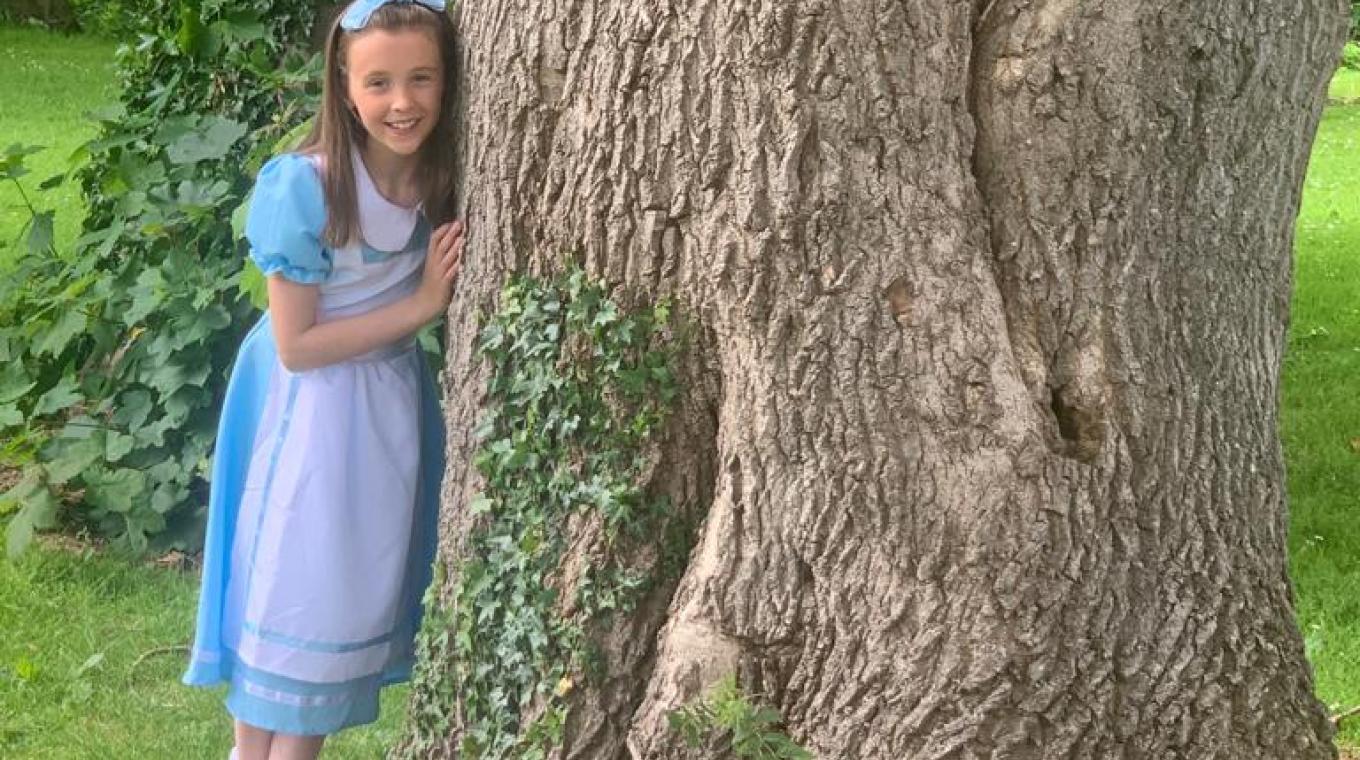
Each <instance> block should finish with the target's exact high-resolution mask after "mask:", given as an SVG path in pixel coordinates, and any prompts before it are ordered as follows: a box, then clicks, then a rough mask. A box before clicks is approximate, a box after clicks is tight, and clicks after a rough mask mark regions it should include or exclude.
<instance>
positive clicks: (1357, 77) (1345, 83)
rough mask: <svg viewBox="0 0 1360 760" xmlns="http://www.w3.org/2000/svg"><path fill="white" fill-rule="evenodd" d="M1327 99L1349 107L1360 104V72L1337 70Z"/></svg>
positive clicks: (1328, 89)
mask: <svg viewBox="0 0 1360 760" xmlns="http://www.w3.org/2000/svg"><path fill="white" fill-rule="evenodd" d="M1327 99H1328V100H1330V101H1332V102H1334V103H1340V104H1347V105H1352V104H1357V103H1360V71H1356V70H1355V69H1337V72H1336V75H1335V76H1333V77H1332V83H1331V85H1330V86H1329V87H1328V88H1327Z"/></svg>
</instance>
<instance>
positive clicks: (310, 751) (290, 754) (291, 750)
mask: <svg viewBox="0 0 1360 760" xmlns="http://www.w3.org/2000/svg"><path fill="white" fill-rule="evenodd" d="M325 742H326V737H324V736H293V735H291V734H274V741H273V743H272V744H270V745H269V760H316V758H317V756H318V755H320V754H321V745H322V744H324V743H325Z"/></svg>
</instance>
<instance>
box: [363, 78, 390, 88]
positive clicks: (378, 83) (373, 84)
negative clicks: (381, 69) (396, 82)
mask: <svg viewBox="0 0 1360 760" xmlns="http://www.w3.org/2000/svg"><path fill="white" fill-rule="evenodd" d="M364 86H365V87H368V88H369V89H371V90H372V89H378V88H380V87H386V86H387V80H386V79H370V80H368V81H367V82H366V83H365V84H364Z"/></svg>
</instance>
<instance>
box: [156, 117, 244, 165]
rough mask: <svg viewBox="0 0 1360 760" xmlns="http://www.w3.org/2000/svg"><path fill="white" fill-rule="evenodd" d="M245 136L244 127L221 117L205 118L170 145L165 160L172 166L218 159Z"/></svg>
mask: <svg viewBox="0 0 1360 760" xmlns="http://www.w3.org/2000/svg"><path fill="white" fill-rule="evenodd" d="M245 135H246V125H244V124H242V123H241V122H239V121H233V120H231V119H228V118H225V117H222V116H207V117H204V119H203V121H202V122H201V123H200V124H199V128H198V129H197V130H195V131H193V132H190V133H188V134H186V135H184V136H182V137H180V138H179V139H178V140H175V141H174V142H173V143H171V144H170V147H168V148H166V151H165V155H166V158H169V159H170V162H171V163H173V164H193V163H197V162H199V161H208V160H212V159H219V158H222V157H223V156H226V155H227V151H229V150H231V146H233V145H235V144H236V141H237V140H240V139H241V138H242V137H245Z"/></svg>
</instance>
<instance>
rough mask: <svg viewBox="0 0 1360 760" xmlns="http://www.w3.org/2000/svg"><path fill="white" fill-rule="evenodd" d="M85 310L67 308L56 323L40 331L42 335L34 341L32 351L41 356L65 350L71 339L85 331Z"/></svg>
mask: <svg viewBox="0 0 1360 760" xmlns="http://www.w3.org/2000/svg"><path fill="white" fill-rule="evenodd" d="M85 322H86V319H85V312H83V311H80V310H79V309H67V310H66V311H65V312H63V313H62V315H61V317H60V318H58V319H57V322H56V324H54V325H52V326H51V327H49V328H48V329H47V331H46V332H43V333H42V337H40V338H38V340H37V341H35V343H34V346H33V353H35V354H37V355H39V356H42V355H43V354H47V355H48V356H57V355H59V354H61V352H62V351H64V350H66V346H67V345H68V344H70V342H71V339H72V338H74V337H75V336H77V335H79V334H80V333H82V332H84V331H85Z"/></svg>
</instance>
